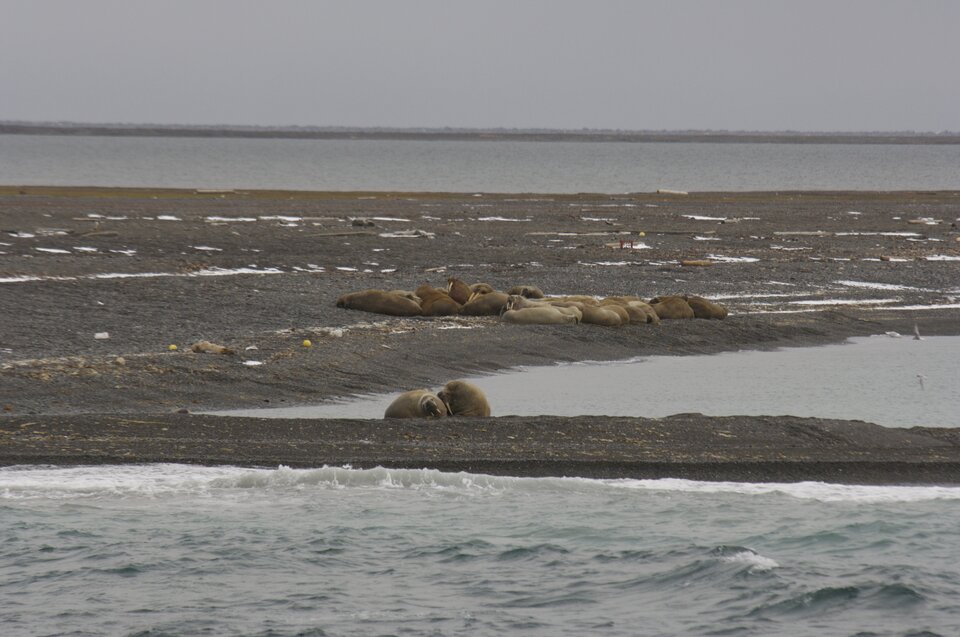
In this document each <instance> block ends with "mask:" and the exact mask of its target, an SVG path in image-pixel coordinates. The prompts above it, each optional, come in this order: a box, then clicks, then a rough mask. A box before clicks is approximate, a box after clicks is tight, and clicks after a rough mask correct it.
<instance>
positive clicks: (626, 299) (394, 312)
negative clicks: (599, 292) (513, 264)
mask: <svg viewBox="0 0 960 637" xmlns="http://www.w3.org/2000/svg"><path fill="white" fill-rule="evenodd" d="M337 307H341V308H345V309H349V310H361V311H363V312H374V313H377V314H387V315H390V316H456V315H460V316H499V317H500V319H501V320H502V321H504V322H506V323H522V324H527V325H535V324H539V325H560V324H564V323H588V324H592V325H605V326H617V325H627V324H641V323H654V324H657V323H660V321H661V320H666V319H693V318H702V319H723V318H726V316H727V309H726V308H725V307H723V306H722V305H719V304H717V303H714V302H712V301H708V300H707V299H705V298H703V297H700V296H691V295H684V296H678V295H675V296H658V297H655V298H652V299H650V300H648V301H645V300H643V299H641V298H640V297H638V296H608V297H606V298H602V299H598V298H596V297H593V296H587V295H568V296H551V297H547V296H546V295H545V294H544V293H543V291H542V290H540V288H538V287H537V286H535V285H517V286H515V287H513V288H511V289H510V290H507V291H506V292H501V291H498V290H495V289H493V287H491V286H490V285H488V284H486V283H474V284H473V285H467V284H466V283H464V282H463V281H461V280H460V279H458V278H456V277H450V278H449V279H447V289H446V290H443V289H440V288H435V287H433V286H432V285H430V284H429V283H424V284H423V285H421V286H420V287H418V288H417V289H416V290H414V291H412V292H411V291H409V290H363V291H361V292H352V293H350V294H344V295H343V296H341V297H340V298H339V299H337Z"/></svg>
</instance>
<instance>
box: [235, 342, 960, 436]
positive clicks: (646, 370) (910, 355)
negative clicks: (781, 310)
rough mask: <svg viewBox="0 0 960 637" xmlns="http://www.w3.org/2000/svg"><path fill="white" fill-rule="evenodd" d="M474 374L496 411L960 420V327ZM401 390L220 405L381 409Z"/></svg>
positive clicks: (361, 413) (267, 412)
mask: <svg viewBox="0 0 960 637" xmlns="http://www.w3.org/2000/svg"><path fill="white" fill-rule="evenodd" d="M451 380H452V379H451ZM470 380H471V382H473V383H474V384H476V385H478V386H479V387H480V388H481V389H483V391H484V392H485V393H486V394H487V398H488V399H489V401H490V405H491V407H492V410H493V415H494V416H508V415H517V416H537V415H556V416H580V415H595V416H637V417H646V418H659V417H663V416H669V415H672V414H677V413H685V412H700V413H703V414H707V415H711V416H732V415H768V416H778V415H790V416H802V417H818V418H839V419H845V420H865V421H868V422H873V423H876V424H879V425H885V426H890V427H910V426H914V425H924V426H941V427H960V336H931V337H925V338H923V339H922V340H914V339H913V338H912V336H889V335H878V336H870V337H860V338H852V339H850V340H849V341H847V342H846V343H842V344H839V345H828V346H823V347H800V348H784V349H778V350H774V351H740V352H726V353H721V354H712V355H707V356H648V357H642V358H634V359H629V360H624V361H616V362H582V363H565V364H560V365H553V366H547V367H519V368H516V369H514V370H510V371H508V372H504V373H501V374H495V375H490V376H481V377H474V378H470ZM433 389H434V390H438V389H439V387H435V388H433ZM396 395H397V393H391V394H382V395H373V396H364V397H357V398H355V399H352V400H347V401H338V402H328V403H324V404H320V405H307V406H301V407H285V408H277V409H256V410H249V409H248V410H231V411H221V412H216V413H218V414H221V415H230V416H257V417H276V418H382V417H383V412H384V410H385V409H386V407H387V405H389V404H390V402H391V401H392V400H393V399H394V398H395V397H396Z"/></svg>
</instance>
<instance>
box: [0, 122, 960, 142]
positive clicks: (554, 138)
mask: <svg viewBox="0 0 960 637" xmlns="http://www.w3.org/2000/svg"><path fill="white" fill-rule="evenodd" d="M0 134H2V135H59V136H94V137H194V138H241V139H352V140H393V141H472V142H482V141H517V142H595V143H596V142H621V143H714V144H718V143H723V144H924V145H926V144H933V145H955V144H960V133H954V132H948V133H942V134H936V133H909V132H905V133H799V132H789V131H786V132H742V131H615V130H610V131H608V130H583V131H573V130H524V129H459V128H458V129H421V128H412V129H394V128H298V127H270V128H261V127H254V126H250V127H245V126H240V127H231V126H222V127H220V126H150V125H101V124H72V123H71V124H45V123H0Z"/></svg>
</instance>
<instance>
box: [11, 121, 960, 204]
mask: <svg viewBox="0 0 960 637" xmlns="http://www.w3.org/2000/svg"><path fill="white" fill-rule="evenodd" d="M0 184H5V185H41V184H42V185H94V186H155V187H187V188H280V189H294V190H405V191H437V192H471V191H484V192H558V193H559V192H604V193H622V192H649V191H654V190H657V189H658V188H668V189H679V190H699V191H717V190H937V189H960V145H948V146H939V145H872V144H706V143H703V144H701V143H601V142H511V141H490V142H464V141H380V140H296V139H294V140H284V139H196V138H171V137H130V138H123V137H60V136H45V135H38V136H31V135H0Z"/></svg>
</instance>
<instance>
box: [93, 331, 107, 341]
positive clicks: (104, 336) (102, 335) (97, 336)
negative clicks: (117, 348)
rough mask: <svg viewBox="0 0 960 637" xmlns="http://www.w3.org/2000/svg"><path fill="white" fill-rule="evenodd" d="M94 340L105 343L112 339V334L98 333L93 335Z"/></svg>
mask: <svg viewBox="0 0 960 637" xmlns="http://www.w3.org/2000/svg"><path fill="white" fill-rule="evenodd" d="M93 338H95V339H97V340H98V341H105V340H107V339H108V338H110V332H97V333H96V334H94V335H93Z"/></svg>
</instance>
